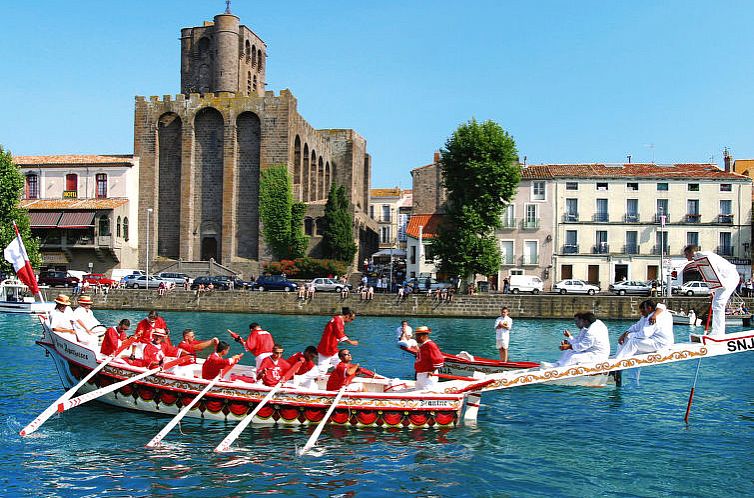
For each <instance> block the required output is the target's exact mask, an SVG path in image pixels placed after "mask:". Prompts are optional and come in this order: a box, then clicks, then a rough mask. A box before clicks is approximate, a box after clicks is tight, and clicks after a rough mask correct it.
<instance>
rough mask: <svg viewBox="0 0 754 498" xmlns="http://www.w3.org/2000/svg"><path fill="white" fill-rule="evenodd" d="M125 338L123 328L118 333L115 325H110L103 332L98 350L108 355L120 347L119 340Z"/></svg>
mask: <svg viewBox="0 0 754 498" xmlns="http://www.w3.org/2000/svg"><path fill="white" fill-rule="evenodd" d="M125 340H126V331H125V330H124V331H123V332H120V334H119V333H118V330H117V329H116V328H115V327H110V328H109V329H107V332H105V337H104V338H103V339H102V347H101V348H100V350H99V351H100V353H102V354H104V355H107V356H110V355H111V354H113V353H114V352H115V351H116V350H117V349H118V348H119V347H120V343H121V341H125Z"/></svg>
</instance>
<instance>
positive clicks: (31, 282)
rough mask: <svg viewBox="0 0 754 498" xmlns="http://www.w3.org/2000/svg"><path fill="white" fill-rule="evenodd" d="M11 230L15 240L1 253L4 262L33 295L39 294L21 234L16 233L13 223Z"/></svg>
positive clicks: (16, 228)
mask: <svg viewBox="0 0 754 498" xmlns="http://www.w3.org/2000/svg"><path fill="white" fill-rule="evenodd" d="M13 228H14V229H15V230H16V238H15V239H13V241H12V242H11V243H10V244H8V247H6V248H5V251H3V255H4V256H5V261H7V262H8V263H10V264H12V265H13V269H14V270H15V271H16V275H17V276H18V279H19V280H20V281H21V282H23V283H24V284H26V286H27V287H28V288H29V290H31V291H32V292H33V293H34V294H35V295H37V294H39V286H37V277H36V276H35V275H34V269H33V268H32V267H31V263H30V262H29V255H28V254H26V248H25V247H24V241H23V240H21V234H20V233H18V227H17V226H16V223H15V222H13Z"/></svg>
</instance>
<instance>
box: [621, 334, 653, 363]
mask: <svg viewBox="0 0 754 498" xmlns="http://www.w3.org/2000/svg"><path fill="white" fill-rule="evenodd" d="M655 351H657V345H656V344H655V341H653V340H652V339H637V338H629V339H626V342H624V343H623V344H620V345H618V351H617V352H616V353H615V359H616V360H620V359H623V358H628V357H629V356H634V355H637V354H642V353H654V352H655Z"/></svg>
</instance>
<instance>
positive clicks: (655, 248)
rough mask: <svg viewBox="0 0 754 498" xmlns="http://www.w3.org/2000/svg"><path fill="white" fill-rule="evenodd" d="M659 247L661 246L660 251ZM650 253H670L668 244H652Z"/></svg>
mask: <svg viewBox="0 0 754 498" xmlns="http://www.w3.org/2000/svg"><path fill="white" fill-rule="evenodd" d="M660 248H662V252H660ZM652 254H657V255H658V256H659V255H660V254H670V246H664V247H663V246H652Z"/></svg>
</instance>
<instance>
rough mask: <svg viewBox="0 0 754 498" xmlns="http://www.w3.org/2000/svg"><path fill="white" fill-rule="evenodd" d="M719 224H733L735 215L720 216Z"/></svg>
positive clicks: (718, 217) (718, 216)
mask: <svg viewBox="0 0 754 498" xmlns="http://www.w3.org/2000/svg"><path fill="white" fill-rule="evenodd" d="M717 222H718V223H724V224H726V225H731V224H733V215H732V214H719V215H717Z"/></svg>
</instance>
